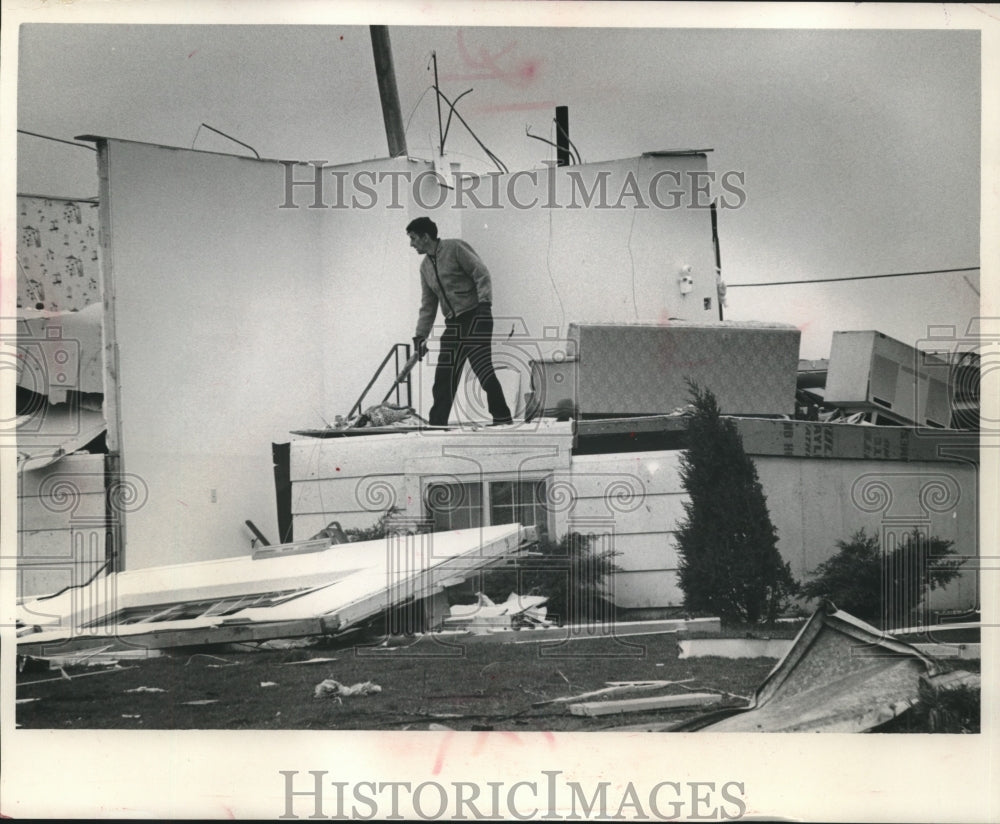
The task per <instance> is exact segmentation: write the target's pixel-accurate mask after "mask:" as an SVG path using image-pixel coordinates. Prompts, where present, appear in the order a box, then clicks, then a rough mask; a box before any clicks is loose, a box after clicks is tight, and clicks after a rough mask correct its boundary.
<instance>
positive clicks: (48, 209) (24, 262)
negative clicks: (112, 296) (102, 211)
mask: <svg viewBox="0 0 1000 824" xmlns="http://www.w3.org/2000/svg"><path fill="white" fill-rule="evenodd" d="M100 267H101V258H100V244H99V243H98V217H97V204H96V203H92V202H89V201H84V200H58V199H54V198H52V199H50V198H44V197H32V196H24V195H22V196H19V197H18V198H17V305H18V307H19V308H28V309H47V310H49V311H71V310H74V309H82V308H83V307H84V306H87V305H88V304H91V303H97V302H99V301H100V300H101V288H100V282H101V278H100Z"/></svg>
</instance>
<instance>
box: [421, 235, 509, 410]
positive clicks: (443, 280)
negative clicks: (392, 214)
mask: <svg viewBox="0 0 1000 824" xmlns="http://www.w3.org/2000/svg"><path fill="white" fill-rule="evenodd" d="M406 234H407V235H408V236H409V238H410V246H412V247H413V248H414V249H415V250H416V251H417V252H418V253H420V254H422V255H424V259H423V260H422V261H421V263H420V285H421V289H422V298H421V301H420V314H419V315H418V317H417V331H416V335H415V336H414V338H413V346H414V348H415V349H416V351H417V353H418V354H419V355H420V357H423V356H424V354H425V353H426V352H427V336H428V335H429V334H430V331H431V327H432V326H433V325H434V318H435V317H436V316H437V310H438V305H439V304H440V306H441V311H442V312H443V313H444V319H445V330H444V334H443V335H442V336H441V353H440V355H439V357H438V364H437V369H436V370H435V372H434V405H433V406H432V407H431V414H430V423H431V424H432V425H433V426H446V425H447V423H448V417H449V416H450V415H451V406H452V404H453V403H454V401H455V392H456V391H457V390H458V381H459V378H460V377H461V375H462V367H463V366H465V362H466V361H469V363H471V364H472V369H473V371H474V372H475V373H476V377H477V378H479V383H480V384H481V385H482V387H483V391H484V392H485V393H486V402H487V404H488V405H489V410H490V415H492V416H493V423H494V425H500V424H509V423H512V422H513V421H512V419H511V414H510V408H509V407H508V406H507V401H506V400H505V399H504V395H503V389H502V388H501V386H500V381H499V380H497V376H496V373H495V372H494V370H493V284H492V281H491V280H490V273H489V270H488V269H487V268H486V265H485V264H484V263H483V261H482V260H481V259H480V257H479V255H477V254H476V253H475V251H474V250H473V248H472V247H471V246H470V245H469V244H468V243H466V242H465V241H464V240H451V239H444V238H439V237H438V228H437V224H436V223H434V221H433V220H431V219H430V218H429V217H418V218H417V219H416V220H413V221H411V222H410V223H409V225H407V227H406Z"/></svg>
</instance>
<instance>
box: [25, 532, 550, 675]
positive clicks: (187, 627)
mask: <svg viewBox="0 0 1000 824" xmlns="http://www.w3.org/2000/svg"><path fill="white" fill-rule="evenodd" d="M534 538H535V533H534V530H533V529H532V528H530V527H521V526H520V525H518V524H509V525H503V526H495V527H485V528H476V529H465V530H455V531H452V532H439V533H434V534H424V535H400V536H395V537H393V538H391V539H385V538H383V539H379V540H376V541H365V542H357V543H350V544H334V545H331V544H330V542H329V541H307V542H302V543H299V544H286V545H284V546H282V547H269V548H268V549H269V550H274V551H272V552H270V553H269V554H267V555H266V556H240V557H234V558H223V559H219V560H214V561H203V562H196V563H188V564H177V565H173V566H167V567H149V568H145V569H136V570H128V571H125V572H120V573H116V574H113V575H105V576H101V577H98V578H96V579H94V580H93V581H91V582H89V583H88V584H86V585H85V586H82V587H76V588H67V589H65V590H63V591H62V592H58V593H54V594H52V595H48V596H40V597H36V598H32V599H29V600H26V601H25V602H24V603H22V604H20V605H19V606H18V610H17V621H18V627H19V628H18V650H19V652H20V653H21V654H25V655H28V654H31V655H44V654H46V652H45V648H46V647H48V648H49V649H50V650H51V651H56V650H57V649H58V651H59V652H64V651H65V650H66V649H67V648H68V647H67V646H66V645H67V644H68V643H72V644H75V645H78V646H79V645H87V646H90V647H94V646H95V645H97V644H98V643H100V642H104V643H107V642H108V641H109V639H116V640H117V641H118V642H127V643H129V644H131V645H133V646H136V647H148V648H153V649H156V648H162V647H171V646H191V645H199V644H224V643H233V642H241V641H254V642H259V641H264V640H267V639H272V638H293V637H304V636H313V635H332V634H337V633H340V632H344V631H346V630H348V629H349V628H351V627H352V626H355V625H358V624H360V623H361V622H364V621H367V620H369V619H371V618H373V617H375V616H377V615H379V614H381V613H383V612H385V611H386V610H387V609H390V608H393V607H396V606H401V605H405V604H409V603H413V602H417V601H420V600H421V599H423V598H427V597H430V596H433V595H435V594H436V593H440V592H441V591H442V588H443V586H445V585H446V584H448V583H449V582H454V581H455V580H456V579H459V580H464V579H466V578H468V577H470V576H472V575H473V574H474V573H475V572H477V571H478V570H480V569H482V568H485V567H488V566H491V565H495V564H497V563H501V562H502V561H503V560H504V559H505V558H507V557H510V556H512V555H514V554H515V553H517V552H519V551H520V550H521V548H522V547H523V546H525V545H527V543H528V542H529V541H533V540H534ZM387 540H388V541H391V543H387ZM387 550H388V551H387ZM77 648H78V647H77Z"/></svg>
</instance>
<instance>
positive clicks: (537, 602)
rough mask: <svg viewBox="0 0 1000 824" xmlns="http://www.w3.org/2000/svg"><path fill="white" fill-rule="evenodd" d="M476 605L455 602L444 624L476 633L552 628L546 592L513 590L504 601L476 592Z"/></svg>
mask: <svg viewBox="0 0 1000 824" xmlns="http://www.w3.org/2000/svg"><path fill="white" fill-rule="evenodd" d="M476 597H477V599H478V600H477V602H476V603H475V604H454V605H452V606H451V608H450V612H451V614H450V615H449V616H448V617H447V618H445V620H444V625H445V626H446V627H449V628H461V629H467V630H469V631H470V632H474V633H485V632H491V631H494V630H510V629H517V628H520V627H522V626H526V627H535V626H540V627H549V626H552V624H551V622H550V621H547V620H546V618H545V615H546V608H545V607H544V606H543V605H544V604H545V602H546V601H548V600H549V599H548V596H544V595H518V594H517V593H516V592H512V593H510V595H508V596H507V600H506V601H504V602H503V603H500V604H496V603H494V602H493V601H492V600H491V599H490V597H489V596H488V595H485V594H484V593H482V592H477V593H476Z"/></svg>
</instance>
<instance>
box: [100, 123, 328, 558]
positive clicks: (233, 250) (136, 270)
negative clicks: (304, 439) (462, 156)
mask: <svg viewBox="0 0 1000 824" xmlns="http://www.w3.org/2000/svg"><path fill="white" fill-rule="evenodd" d="M100 146H101V184H102V192H101V201H102V203H104V204H105V210H106V211H105V215H106V225H104V226H103V229H104V230H105V231H106V233H107V238H106V243H107V254H106V255H105V280H106V284H105V285H106V290H107V296H106V300H107V304H108V322H109V323H110V324H111V327H110V328H111V331H110V336H111V337H110V340H112V341H113V342H114V344H115V345H116V347H117V363H114V362H112V363H109V364H107V367H108V369H109V373H110V374H111V375H112V377H113V379H114V382H115V387H116V389H115V391H116V393H117V395H112V396H110V397H109V401H110V402H111V403H112V406H111V408H110V409H109V416H108V417H109V442H110V443H111V444H112V448H114V446H115V445H117V446H119V447H120V451H121V454H122V459H123V471H124V472H125V473H127V475H128V476H129V477H130V478H131V479H132V480H133V483H134V485H135V487H136V489H137V493H136V494H137V495H141V497H142V498H143V499H144V503H143V504H142V506H141V507H138V508H136V509H135V511H133V512H130V513H129V514H128V518H127V522H126V525H125V526H126V546H127V552H126V557H125V566H126V568H134V567H142V566H150V565H156V564H164V563H172V562H179V561H186V560H194V559H208V558H218V557H222V556H226V555H233V554H237V553H239V552H241V551H246V550H248V549H249V539H248V533H247V530H246V528H245V526H244V520H245V519H248V518H249V519H252V520H253V521H254V522H255V523H256V524H257V525H258V526H259V527H260V528H261V529H263V530H264V532H265V533H269V534H271V535H275V534H276V532H277V528H276V515H275V495H274V482H273V474H272V465H271V449H270V444H271V443H272V442H273V441H280V440H285V439H287V432H288V430H289V429H292V428H294V427H295V426H297V425H301V423H302V421H303V420H309V419H312V418H313V417H314V416H315V414H316V409H317V408H319V407H320V405H321V404H322V398H323V370H322V367H321V364H322V343H321V342H322V339H323V336H324V335H325V334H329V330H330V329H331V327H333V326H336V324H337V320H336V316H335V315H331V313H329V312H328V311H326V307H325V306H324V305H323V303H322V301H320V300H317V299H316V298H317V295H319V294H322V289H323V286H322V282H321V280H322V276H321V273H322V269H321V265H320V260H321V255H320V248H319V244H318V242H317V239H318V237H319V235H320V231H321V219H320V215H319V213H317V212H314V211H310V210H306V209H300V210H281V209H279V208H278V207H279V206H280V204H281V202H282V201H281V197H282V192H283V190H282V172H283V167H282V166H281V165H280V164H278V163H273V162H261V161H256V160H250V159H246V158H238V157H231V156H228V155H217V154H210V153H206V152H194V151H186V150H179V149H168V148H164V147H161V146H152V145H147V144H139V143H131V142H126V141H119V140H107V141H101V144H100Z"/></svg>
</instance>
